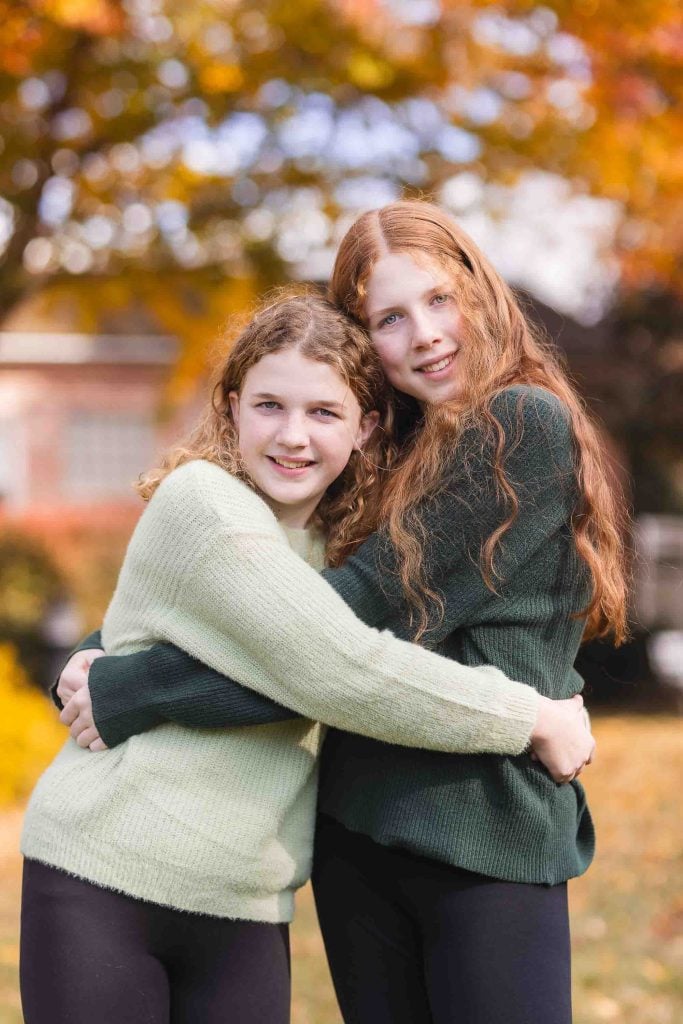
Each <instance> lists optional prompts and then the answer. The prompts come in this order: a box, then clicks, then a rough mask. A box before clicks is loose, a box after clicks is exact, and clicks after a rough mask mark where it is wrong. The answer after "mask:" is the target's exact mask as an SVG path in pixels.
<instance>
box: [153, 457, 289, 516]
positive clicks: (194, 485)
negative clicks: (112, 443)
mask: <svg viewBox="0 0 683 1024" xmlns="http://www.w3.org/2000/svg"><path fill="white" fill-rule="evenodd" d="M152 508H156V509H157V511H158V512H164V513H166V514H170V515H172V516H174V517H177V516H181V517H182V518H184V519H186V520H187V519H193V520H201V521H204V522H206V521H210V522H211V523H212V525H214V526H216V527H218V526H220V525H224V526H226V527H239V526H246V525H248V526H250V527H251V528H252V529H266V530H273V529H274V530H277V528H278V527H277V520H276V519H275V516H274V515H273V513H272V512H271V510H270V509H269V508H268V506H267V505H266V503H265V502H264V501H263V500H262V499H261V498H260V497H259V496H258V494H256V493H255V491H253V490H252V489H251V488H250V487H248V486H247V485H246V484H245V483H243V481H241V480H238V479H237V477H235V476H233V475H232V473H228V471H227V470H225V469H223V468H222V467H221V466H217V465H216V464H215V463H212V462H207V461H206V460H205V459H194V460H192V461H191V462H186V463H184V464H183V465H182V466H178V468H177V469H174V470H172V471H171V472H170V473H169V474H168V476H167V477H165V478H164V479H163V480H162V482H161V483H160V484H159V487H158V488H157V490H156V492H155V493H154V495H153V496H152V499H151V501H150V509H152Z"/></svg>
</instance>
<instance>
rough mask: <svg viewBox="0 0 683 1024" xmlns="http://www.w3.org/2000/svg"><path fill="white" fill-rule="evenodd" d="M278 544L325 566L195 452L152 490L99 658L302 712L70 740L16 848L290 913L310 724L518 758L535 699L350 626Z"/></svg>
mask: <svg viewBox="0 0 683 1024" xmlns="http://www.w3.org/2000/svg"><path fill="white" fill-rule="evenodd" d="M288 540H289V541H293V542H294V544H295V545H296V546H298V547H299V548H300V549H301V550H303V549H302V547H301V546H302V545H304V546H306V545H308V548H309V550H308V552H307V553H308V556H309V560H310V561H311V562H312V563H313V565H315V567H316V568H318V569H319V568H321V566H322V549H321V544H320V543H318V544H316V543H312V544H311V543H310V542H309V541H307V540H306V536H305V534H301V533H298V532H295V533H294V534H292V535H290V537H289V538H288V537H287V536H286V535H285V533H284V531H283V530H282V529H281V528H280V527H279V525H278V523H277V521H276V519H275V518H274V516H273V514H272V513H271V511H270V509H269V508H268V507H267V506H266V505H265V503H264V502H263V501H262V500H261V499H260V498H259V497H258V496H257V495H256V494H255V493H254V492H253V491H251V490H250V489H249V488H248V487H247V486H245V485H244V484H242V483H240V482H239V481H238V480H236V479H235V478H234V477H232V476H230V475H229V474H228V473H226V472H224V471H223V470H222V469H220V468H218V467H216V466H214V465H211V464H209V463H207V462H201V461H196V462H192V463H189V464H186V465H184V466H182V467H180V468H179V469H177V470H175V471H173V472H172V473H171V474H170V475H169V476H168V477H167V478H166V479H165V480H164V481H163V483H162V484H161V486H160V487H159V488H158V490H157V492H156V493H155V495H154V497H153V498H152V500H151V501H150V503H149V505H148V507H147V509H146V510H145V512H144V514H143V515H142V517H141V519H140V521H139V523H138V526H137V528H136V530H135V532H134V534H133V537H132V540H131V543H130V546H129V548H128V552H127V554H126V558H125V561H124V564H123V568H122V570H121V575H120V577H119V582H118V585H117V588H116V592H115V594H114V597H113V599H112V602H111V604H110V607H109V610H108V612H107V615H106V618H105V622H104V627H103V634H102V635H103V642H104V646H105V649H106V650H107V652H108V653H111V654H125V653H131V652H133V651H136V650H140V649H142V648H145V647H148V646H150V645H151V644H152V643H153V642H155V641H157V640H163V641H168V642H170V643H173V644H176V645H177V646H179V647H181V648H183V649H184V650H186V651H188V652H189V653H190V654H192V655H194V656H195V657H197V658H198V659H200V660H201V661H203V662H204V663H205V664H207V665H210V666H212V667H214V668H216V669H217V670H218V671H220V672H222V673H224V674H226V675H230V676H232V677H233V678H235V679H237V680H239V681H240V682H241V683H244V684H245V685H248V686H250V687H251V688H252V689H255V690H258V691H260V692H261V693H264V694H265V695H266V696H269V697H271V698H273V699H275V700H277V701H280V702H281V703H284V704H287V705H289V706H291V707H292V708H294V709H295V710H297V711H299V712H300V713H302V714H304V715H306V716H307V717H308V719H309V720H308V721H307V720H303V721H302V720H300V719H297V720H293V721H288V722H283V723H281V724H277V725H267V726H258V727H252V728H244V729H234V730H208V729H207V730H203V729H202V730H198V729H186V728H183V727H181V726H176V725H171V724H169V725H163V726H159V727H158V728H156V729H153V730H152V731H150V732H148V733H145V734H144V735H141V736H135V737H133V738H131V739H130V740H127V741H126V742H125V743H123V744H121V745H120V746H119V747H117V748H116V749H114V750H111V751H104V752H102V753H99V754H93V753H91V752H90V751H84V750H81V749H80V748H79V747H78V746H77V745H76V744H75V743H74V742H73V741H72V740H69V741H68V742H67V744H66V746H65V747H64V748H63V750H62V751H61V752H60V754H59V755H58V756H57V758H56V759H55V761H54V762H53V764H52V765H51V766H50V767H49V768H48V769H47V771H46V772H45V773H44V775H43V776H42V778H41V779H40V781H39V783H38V785H37V787H36V789H35V791H34V793H33V796H32V798H31V801H30V804H29V808H28V812H27V815H26V821H25V827H24V834H23V840H22V851H23V853H24V854H25V856H27V857H29V858H33V859H35V860H39V861H42V862H44V863H47V864H51V865H53V866H55V867H58V868H62V869H64V870H66V871H68V872H71V873H73V874H74V875H77V876H79V877H82V878H86V879H89V880H90V881H92V882H95V883H97V884H99V885H102V886H106V887H108V888H112V889H116V890H119V891H121V892H125V893H128V894H129V895H131V896H136V897H138V898H142V899H145V900H149V901H151V902H154V903H159V904H162V905H168V906H172V907H176V908H178V909H184V910H189V911H195V912H200V913H207V914H213V915H216V916H220V917H231V918H241V919H249V920H259V921H288V920H290V919H291V917H292V913H293V893H294V890H295V889H296V888H297V887H298V886H300V885H302V884H303V882H305V880H306V878H307V877H308V874H309V870H310V862H311V846H312V837H313V823H314V813H315V797H316V771H317V758H318V754H319V750H320V743H321V738H322V735H321V727H320V726H319V725H317V724H315V722H317V721H322V722H326V723H328V724H331V725H334V726H336V727H338V728H340V729H346V730H353V731H356V732H360V733H362V734H364V735H367V736H371V737H375V738H378V739H385V740H388V741H390V742H392V743H399V744H406V745H411V746H422V747H425V748H427V749H433V750H442V751H462V752H481V751H489V752H493V753H499V752H507V753H519V752H520V751H521V750H523V748H524V747H525V745H526V744H527V742H528V739H529V735H530V732H531V729H532V727H533V724H534V721H535V717H536V711H537V706H538V700H539V697H538V694H537V693H536V691H535V690H533V689H531V688H530V687H527V686H523V685H522V684H520V683H514V682H511V681H510V680H508V679H507V678H506V677H505V676H504V675H503V674H502V673H501V672H499V671H498V670H497V669H495V668H489V667H484V668H468V667H465V666H462V665H459V664H457V663H454V662H452V661H450V660H447V659H445V658H441V657H439V656H438V655H436V654H433V653H431V652H428V651H426V650H424V649H422V648H420V647H418V646H416V645H414V644H410V643H406V642H405V641H402V640H398V639H396V638H395V637H394V636H393V635H392V634H391V633H388V632H378V631H377V630H374V629H371V628H369V627H367V626H365V625H364V624H363V623H361V622H360V620H358V619H357V618H356V617H355V616H354V614H353V613H352V612H351V611H350V610H349V608H348V606H347V605H346V604H345V602H344V601H343V600H342V599H341V598H340V597H338V596H337V595H336V594H335V592H334V591H333V590H332V589H331V588H330V587H329V586H328V585H327V584H326V583H325V582H324V581H323V580H322V579H321V577H320V576H319V575H318V573H317V572H316V571H315V570H314V568H312V567H310V566H309V565H307V564H306V563H305V562H304V560H303V559H302V558H300V557H299V555H297V554H296V552H295V551H294V550H293V549H292V547H290V544H289V543H288Z"/></svg>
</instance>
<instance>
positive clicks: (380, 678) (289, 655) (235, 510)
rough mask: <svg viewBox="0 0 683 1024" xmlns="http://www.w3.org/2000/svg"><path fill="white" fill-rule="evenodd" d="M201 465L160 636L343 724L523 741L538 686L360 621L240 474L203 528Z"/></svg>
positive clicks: (479, 747) (422, 738) (488, 746)
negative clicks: (267, 518) (269, 524)
mask: <svg viewBox="0 0 683 1024" xmlns="http://www.w3.org/2000/svg"><path fill="white" fill-rule="evenodd" d="M203 472H204V476H205V479H203V480H202V479H200V478H199V477H198V478H197V482H198V488H197V491H196V493H194V494H193V493H189V492H188V493H186V494H184V495H183V494H181V495H180V497H181V503H180V508H179V510H178V512H177V522H176V523H175V526H174V528H175V529H176V530H177V535H178V537H179V538H180V537H182V545H183V553H182V556H181V557H178V556H175V555H174V556H173V557H169V555H168V553H166V554H165V555H163V556H162V558H163V562H164V565H165V566H166V567H167V568H168V571H170V572H175V571H176V568H175V567H176V566H177V580H176V582H175V583H174V584H173V586H172V592H173V600H172V606H171V607H170V608H169V609H168V612H167V614H166V615H165V617H164V620H163V622H160V623H159V628H160V631H161V632H163V634H164V636H163V638H164V639H165V640H167V641H169V642H171V643H174V644H176V645H177V646H178V647H181V648H182V649H183V650H186V651H187V652H188V653H190V654H192V655H193V656H194V657H196V658H198V659H199V660H201V661H202V662H204V663H205V664H207V665H209V666H211V667H212V668H214V669H216V670H217V671H219V672H221V673H223V674H229V675H231V676H232V677H233V678H235V679H236V680H238V681H239V682H240V683H242V684H243V685H245V686H248V687H250V688H252V689H254V690H256V691H258V692H260V693H262V694H263V695H264V696H266V697H269V698H270V699H271V700H275V701H277V702H279V703H282V704H284V705H285V706H287V707H291V708H293V709H294V710H296V711H298V712H299V713H300V714H302V715H304V716H305V717H307V718H311V719H314V720H317V721H321V722H324V723H326V724H329V725H332V726H335V727H337V728H339V729H344V730H347V731H353V732H358V733H361V734H364V735H367V736H371V737H373V738H376V739H380V740H385V741H388V742H392V743H399V744H402V745H408V746H421V747H425V748H427V749H435V750H447V751H459V752H472V753H479V752H491V753H520V752H521V751H522V750H523V749H524V748H525V746H526V745H527V743H528V740H529V736H530V733H531V730H532V728H533V724H534V722H535V718H536V713H537V708H538V700H539V697H538V694H537V693H536V691H535V690H533V689H532V688H531V687H528V686H524V685H522V684H520V683H514V682H511V681H510V680H509V679H508V678H507V677H506V676H505V675H503V673H502V672H500V671H499V670H498V669H495V668H492V667H488V666H487V667H483V668H469V667H466V666H463V665H459V664H457V663H455V662H453V661H450V660H448V659H446V658H442V657H440V656H438V655H436V654H434V653H432V652H430V651H427V650H425V649H423V648H421V647H419V646H417V645H414V644H410V643H407V642H405V641H402V640H399V639H397V638H396V637H394V636H393V635H392V634H391V633H390V632H388V631H384V632H378V631H377V630H375V629H371V628H369V627H367V626H365V625H364V624H363V623H362V622H361V621H360V620H359V619H357V618H356V616H355V615H354V614H353V612H352V611H351V610H350V609H349V607H348V606H347V605H346V604H345V603H344V601H343V600H342V599H341V598H339V597H338V595H336V594H335V593H334V591H333V590H332V589H331V588H330V587H329V586H328V585H327V584H326V583H325V582H324V580H322V579H321V577H320V575H319V574H318V573H317V572H316V571H315V570H313V569H312V568H311V567H310V566H308V565H306V563H305V562H304V561H303V560H302V559H301V558H299V557H298V556H297V555H296V554H295V553H294V552H293V551H292V550H291V549H290V548H289V545H288V544H287V542H286V540H285V538H284V536H283V535H282V534H281V533H280V531H279V530H278V529H277V527H276V524H275V521H274V520H273V524H274V528H272V529H266V527H265V523H264V519H263V512H262V511H261V512H259V506H260V507H261V509H263V503H262V502H261V501H260V499H258V498H257V496H256V495H254V494H253V492H251V491H249V489H248V488H246V487H244V485H239V486H240V487H241V488H242V490H241V493H239V494H238V493H236V491H235V488H236V487H237V482H236V481H234V480H233V481H232V483H231V484H230V487H231V488H232V492H231V493H230V494H225V495H216V500H215V503H214V506H213V514H214V517H215V520H214V521H213V522H212V523H211V524H210V525H209V526H208V529H207V523H199V522H198V516H197V508H198V505H199V503H200V502H201V501H202V498H203V497H205V496H206V494H207V486H206V485H207V480H208V475H207V474H208V470H206V469H205V470H204V471H203ZM215 472H216V473H218V472H222V471H219V470H215ZM169 479H170V478H169ZM168 493H169V492H168V491H167V495H168ZM255 503H258V505H257V504H255ZM268 514H269V515H270V513H268ZM221 521H222V522H223V528H222V529H221V528H220V523H221ZM149 529H150V531H151V532H150V539H151V538H152V537H154V538H158V537H159V536H160V531H161V533H163V532H164V530H167V527H166V526H164V525H163V524H158V523H155V522H154V520H150V523H149ZM207 534H208V540H207V539H206V537H207ZM200 537H203V538H204V539H205V540H206V543H203V544H201V545H200V543H199V540H200ZM145 543H146V540H145V539H144V538H142V537H141V544H143V545H144V544H145ZM155 556H156V558H157V559H158V558H159V552H158V551H157V552H155ZM155 571H157V567H156V562H155ZM105 628H106V622H105ZM105 640H106V636H105Z"/></svg>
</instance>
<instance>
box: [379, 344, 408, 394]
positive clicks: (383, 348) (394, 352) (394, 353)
mask: <svg viewBox="0 0 683 1024" xmlns="http://www.w3.org/2000/svg"><path fill="white" fill-rule="evenodd" d="M371 338H372V343H373V346H374V348H375V351H376V352H377V355H378V356H379V358H380V362H381V363H382V368H383V370H384V372H385V373H386V375H387V377H388V378H389V381H390V382H391V383H392V384H393V383H395V382H394V380H393V377H395V376H396V374H400V373H401V371H402V369H403V367H404V364H405V360H406V355H407V353H406V350H405V345H404V344H403V343H402V341H401V339H400V338H399V337H394V338H392V339H391V341H390V340H388V339H387V338H379V337H377V336H376V335H372V336H371Z"/></svg>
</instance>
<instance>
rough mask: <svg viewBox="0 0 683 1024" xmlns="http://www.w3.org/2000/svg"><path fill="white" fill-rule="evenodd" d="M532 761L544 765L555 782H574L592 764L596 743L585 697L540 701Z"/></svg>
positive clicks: (532, 739) (532, 744) (545, 698)
mask: <svg viewBox="0 0 683 1024" xmlns="http://www.w3.org/2000/svg"><path fill="white" fill-rule="evenodd" d="M531 751H532V757H535V759H537V760H539V761H541V763H542V764H544V765H545V767H546V768H547V769H548V772H549V773H550V775H551V776H552V778H553V779H554V780H555V782H571V781H572V779H575V778H576V777H577V775H580V773H581V772H582V771H583V769H584V768H585V766H586V765H587V764H591V762H592V760H593V757H594V754H595V740H594V739H593V735H592V733H591V731H590V724H589V721H588V716H587V714H586V712H585V710H584V706H583V697H582V696H581V694H578V693H577V694H576V696H575V697H572V698H571V699H570V700H549V699H548V698H547V697H541V705H540V708H539V711H538V716H537V718H536V725H535V726H534V730H533V732H532V734H531Z"/></svg>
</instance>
